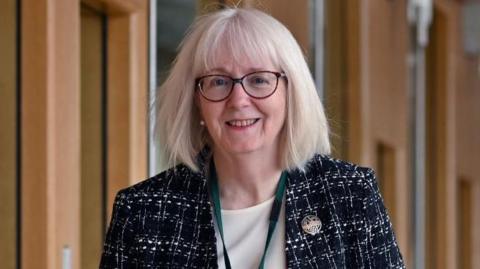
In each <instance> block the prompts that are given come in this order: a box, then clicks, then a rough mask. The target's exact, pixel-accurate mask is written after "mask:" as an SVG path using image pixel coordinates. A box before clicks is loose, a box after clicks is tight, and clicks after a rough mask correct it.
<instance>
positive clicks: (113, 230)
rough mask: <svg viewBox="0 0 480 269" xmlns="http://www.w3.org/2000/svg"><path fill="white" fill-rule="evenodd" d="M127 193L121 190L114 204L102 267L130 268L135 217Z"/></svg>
mask: <svg viewBox="0 0 480 269" xmlns="http://www.w3.org/2000/svg"><path fill="white" fill-rule="evenodd" d="M131 211H132V208H131V205H130V202H129V200H128V196H127V194H125V193H123V192H122V191H120V192H119V193H118V194H117V196H116V197H115V202H114V204H113V212H112V219H111V221H110V225H109V228H108V231H107V234H106V238H105V243H104V247H103V254H102V258H101V261H100V266H99V267H100V268H109V269H110V268H129V265H130V264H131V263H132V260H133V257H131V253H132V251H131V248H132V240H133V235H134V232H135V231H134V225H133V220H134V217H133V215H132V212H131Z"/></svg>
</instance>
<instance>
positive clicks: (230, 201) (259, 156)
mask: <svg viewBox="0 0 480 269" xmlns="http://www.w3.org/2000/svg"><path fill="white" fill-rule="evenodd" d="M275 156H278V155H277V154H276V152H275V153H274V154H273V155H272V154H266V153H249V154H238V155H237V154H235V155H232V154H224V153H222V152H220V151H216V150H214V162H215V166H216V170H217V176H218V184H219V189H220V199H221V203H222V208H223V209H240V208H246V207H250V206H253V205H256V204H259V203H261V202H263V201H265V200H268V199H269V198H271V197H273V195H274V194H275V191H276V188H277V185H278V180H279V178H280V175H281V173H282V169H281V168H280V165H279V162H278V160H277V158H276V157H275Z"/></svg>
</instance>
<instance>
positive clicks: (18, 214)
mask: <svg viewBox="0 0 480 269" xmlns="http://www.w3.org/2000/svg"><path fill="white" fill-rule="evenodd" d="M21 2H22V1H21V0H17V1H16V5H15V8H16V10H15V12H16V18H15V19H16V25H15V27H16V34H15V35H16V36H15V39H16V52H15V53H16V74H15V76H16V82H17V83H16V84H17V85H16V88H17V89H16V114H17V120H16V122H17V125H16V130H15V132H16V138H17V139H16V140H15V141H16V162H15V163H16V170H17V171H16V176H17V179H16V186H15V187H16V195H15V199H16V210H15V214H16V216H15V218H16V227H17V230H16V241H17V242H16V252H15V256H16V257H15V259H16V265H17V268H22V264H21V261H22V259H21V257H22V253H21V250H22V199H21V194H22V193H21V187H22V182H21V179H22V174H21V172H22V163H21V161H22V155H21V153H22V144H21V134H22V128H21V127H22V106H21V105H22V91H21V89H22V84H21V82H22V79H21V59H22V57H21V56H22V55H21V48H22V46H21V45H22V43H21V41H22V38H21V29H22V28H21V22H22V20H21V7H22V3H21Z"/></svg>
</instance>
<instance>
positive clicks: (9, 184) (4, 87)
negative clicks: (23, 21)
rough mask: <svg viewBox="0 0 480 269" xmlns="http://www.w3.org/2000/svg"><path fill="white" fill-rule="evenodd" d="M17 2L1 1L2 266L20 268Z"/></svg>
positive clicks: (7, 268) (0, 135)
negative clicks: (18, 264) (18, 237)
mask: <svg viewBox="0 0 480 269" xmlns="http://www.w3.org/2000/svg"><path fill="white" fill-rule="evenodd" d="M16 4H17V1H15V0H3V1H0V59H1V60H0V130H1V131H0V264H1V267H2V268H6V269H13V268H16V267H17V262H16V260H17V255H18V252H17V249H18V244H17V233H18V229H17V227H18V225H17V210H18V205H17V200H18V197H17V178H18V173H17V168H18V162H17V157H18V155H17V153H18V151H17V138H18V134H17V126H18V120H19V119H18V113H17V111H18V102H17V90H18V89H17V77H16V74H17V72H16V71H17V66H16V64H17V45H18V44H17V41H16V37H17V16H16V15H17V14H16V12H17V6H16Z"/></svg>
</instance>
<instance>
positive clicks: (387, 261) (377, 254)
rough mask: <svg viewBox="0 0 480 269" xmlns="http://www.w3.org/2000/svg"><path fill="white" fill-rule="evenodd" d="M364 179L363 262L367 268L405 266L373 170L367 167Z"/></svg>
mask: <svg viewBox="0 0 480 269" xmlns="http://www.w3.org/2000/svg"><path fill="white" fill-rule="evenodd" d="M365 179H366V192H365V196H364V200H363V207H364V209H365V221H366V227H367V229H366V238H365V242H364V243H365V245H364V247H365V250H364V251H365V252H364V253H366V255H364V257H366V260H364V263H365V265H367V266H366V267H367V268H405V265H404V262H403V258H402V255H401V253H400V250H399V247H398V244H397V241H396V239H395V234H394V232H393V228H392V223H391V222H390V217H389V216H388V213H387V210H386V208H385V205H384V204H383V199H382V197H381V195H380V191H379V188H378V184H377V181H376V178H375V173H374V172H373V170H371V169H367V171H366V173H365Z"/></svg>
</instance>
